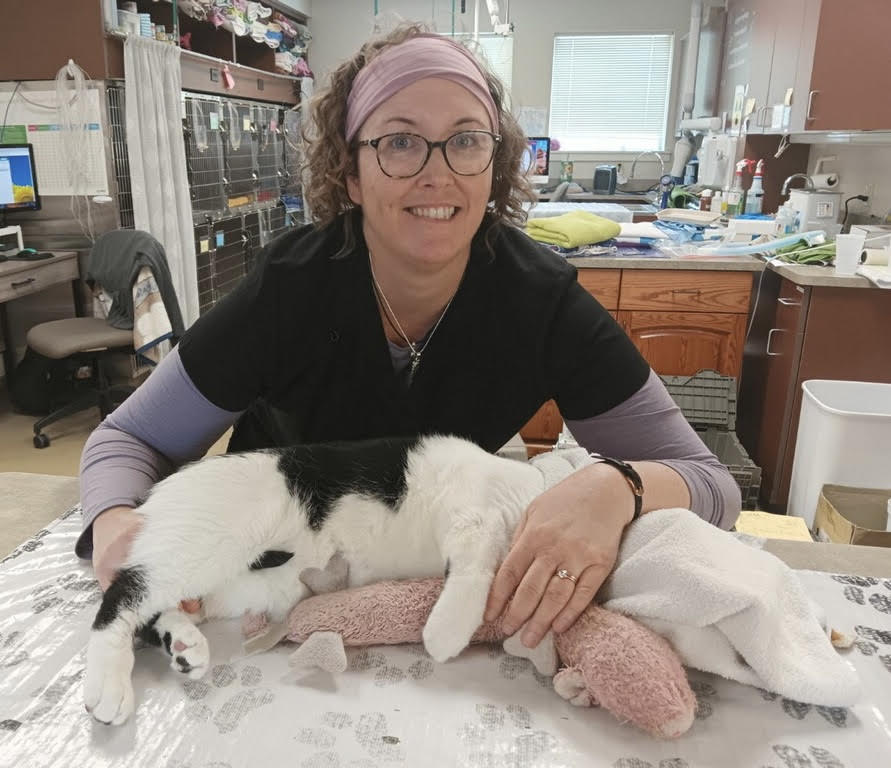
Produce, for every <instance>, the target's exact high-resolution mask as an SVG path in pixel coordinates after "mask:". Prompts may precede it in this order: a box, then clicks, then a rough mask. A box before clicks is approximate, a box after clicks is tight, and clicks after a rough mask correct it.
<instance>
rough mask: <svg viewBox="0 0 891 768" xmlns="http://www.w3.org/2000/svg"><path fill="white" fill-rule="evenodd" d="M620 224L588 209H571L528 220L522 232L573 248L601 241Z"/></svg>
mask: <svg viewBox="0 0 891 768" xmlns="http://www.w3.org/2000/svg"><path fill="white" fill-rule="evenodd" d="M621 229H622V228H621V227H620V226H619V225H618V224H617V223H616V222H614V221H611V220H610V219H605V218H603V216H598V215H597V214H596V213H589V212H588V211H571V212H570V213H564V214H563V215H562V216H549V217H548V218H544V219H530V220H529V223H528V224H526V233H527V234H528V235H529V237H531V238H532V239H533V240H538V242H540V243H550V244H551V245H559V246H560V247H561V248H577V247H578V246H580V245H590V244H592V243H602V242H603V241H604V240H609V239H611V238H613V237H617V236H618V234H619V232H620V231H621Z"/></svg>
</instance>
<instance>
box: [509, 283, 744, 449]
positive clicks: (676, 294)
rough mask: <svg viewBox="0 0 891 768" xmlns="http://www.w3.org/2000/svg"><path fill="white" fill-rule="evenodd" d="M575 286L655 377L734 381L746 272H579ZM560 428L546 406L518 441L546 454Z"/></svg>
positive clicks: (740, 346) (558, 420)
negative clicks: (715, 376) (704, 375)
mask: <svg viewBox="0 0 891 768" xmlns="http://www.w3.org/2000/svg"><path fill="white" fill-rule="evenodd" d="M579 283H580V284H581V285H582V286H583V287H584V288H585V289H586V290H587V291H588V292H589V293H591V294H593V295H594V296H595V297H596V298H597V299H598V300H599V301H600V303H601V304H603V306H604V307H606V308H607V309H609V310H610V313H611V314H612V315H613V316H614V317H615V318H616V319H617V320H618V321H619V324H620V325H621V326H622V328H623V329H624V330H625V332H626V333H627V334H628V336H629V337H630V338H631V340H632V341H633V342H634V344H635V346H637V348H638V349H639V350H640V351H641V354H643V356H644V358H646V360H647V362H648V363H649V364H650V365H651V366H652V367H653V370H655V371H656V372H657V373H660V374H666V375H679V376H682V375H689V374H693V373H696V372H697V371H700V370H702V369H706V368H708V369H713V370H716V371H718V372H719V373H722V374H724V375H726V376H737V377H738V376H739V373H740V368H741V365H742V353H743V343H744V339H745V331H746V320H747V318H748V312H749V300H750V293H751V287H752V273H751V272H712V271H700V270H677V271H670V270H665V269H626V270H621V271H620V270H603V269H580V270H579ZM562 426H563V420H562V418H561V416H560V412H559V410H558V409H557V406H556V404H555V403H554V402H553V401H549V402H548V403H545V405H543V406H542V407H541V409H539V411H538V413H536V414H535V416H534V417H533V418H532V419H531V420H530V421H529V422H528V423H527V424H526V425H525V426H524V427H523V429H521V430H520V436H521V437H522V438H523V440H524V441H525V442H526V446H527V448H528V449H529V452H530V454H534V453H537V452H539V451H542V450H549V449H550V448H551V446H552V445H553V444H554V442H555V441H556V440H557V437H558V435H559V434H560V429H561V428H562Z"/></svg>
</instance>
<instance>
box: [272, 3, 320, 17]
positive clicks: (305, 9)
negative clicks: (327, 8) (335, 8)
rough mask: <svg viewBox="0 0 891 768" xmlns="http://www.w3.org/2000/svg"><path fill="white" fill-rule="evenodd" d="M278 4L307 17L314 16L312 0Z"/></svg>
mask: <svg viewBox="0 0 891 768" xmlns="http://www.w3.org/2000/svg"><path fill="white" fill-rule="evenodd" d="M316 2H318V3H319V4H322V3H324V2H325V0H316ZM278 4H279V5H284V6H286V7H288V8H291V9H293V10H295V11H299V12H300V13H302V14H304V15H305V16H312V0H278Z"/></svg>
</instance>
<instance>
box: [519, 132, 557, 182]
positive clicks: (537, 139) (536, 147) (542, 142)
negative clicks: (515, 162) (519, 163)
mask: <svg viewBox="0 0 891 768" xmlns="http://www.w3.org/2000/svg"><path fill="white" fill-rule="evenodd" d="M526 141H527V142H528V144H529V146H528V148H527V149H526V151H525V152H524V153H523V170H524V171H525V172H526V173H527V174H528V178H529V181H530V182H531V183H532V184H538V185H541V186H544V185H545V184H547V183H548V169H549V168H550V163H551V140H550V139H549V138H548V137H547V136H529V137H528V138H527V139H526Z"/></svg>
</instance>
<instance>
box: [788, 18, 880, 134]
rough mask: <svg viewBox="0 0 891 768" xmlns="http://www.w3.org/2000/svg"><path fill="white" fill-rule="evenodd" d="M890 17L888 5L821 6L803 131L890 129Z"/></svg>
mask: <svg viewBox="0 0 891 768" xmlns="http://www.w3.org/2000/svg"><path fill="white" fill-rule="evenodd" d="M889 40H891V12H889V8H888V1H887V0H823V3H822V7H821V11H820V24H819V29H818V31H817V41H816V49H815V52H814V59H813V69H812V71H811V91H813V92H814V95H813V98H812V100H811V110H810V115H809V116H808V118H809V119H807V120H806V123H805V126H804V127H805V128H806V129H808V130H813V131H826V130H845V129H846V130H863V131H865V130H877V129H885V128H891V101H889V99H888V98H887V95H886V94H887V90H888V78H889V75H891V45H889Z"/></svg>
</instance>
